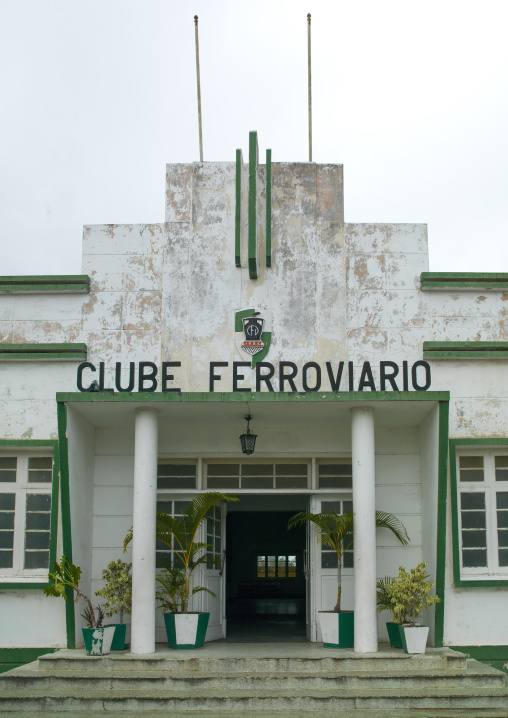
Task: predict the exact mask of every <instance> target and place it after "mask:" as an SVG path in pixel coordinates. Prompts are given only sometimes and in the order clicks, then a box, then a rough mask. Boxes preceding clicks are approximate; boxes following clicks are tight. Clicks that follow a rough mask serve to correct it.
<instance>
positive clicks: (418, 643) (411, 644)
mask: <svg viewBox="0 0 508 718" xmlns="http://www.w3.org/2000/svg"><path fill="white" fill-rule="evenodd" d="M399 631H400V637H401V639H402V647H403V649H404V651H405V652H406V653H425V646H426V645H427V637H428V635H429V627H428V626H399Z"/></svg>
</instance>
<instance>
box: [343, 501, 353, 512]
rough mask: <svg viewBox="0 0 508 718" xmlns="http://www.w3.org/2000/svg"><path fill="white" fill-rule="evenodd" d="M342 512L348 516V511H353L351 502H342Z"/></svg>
mask: <svg viewBox="0 0 508 718" xmlns="http://www.w3.org/2000/svg"><path fill="white" fill-rule="evenodd" d="M342 510H343V511H344V513H345V514H348V513H349V512H350V511H352V510H353V502H352V501H343V502H342Z"/></svg>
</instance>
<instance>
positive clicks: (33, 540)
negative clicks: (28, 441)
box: [0, 452, 53, 577]
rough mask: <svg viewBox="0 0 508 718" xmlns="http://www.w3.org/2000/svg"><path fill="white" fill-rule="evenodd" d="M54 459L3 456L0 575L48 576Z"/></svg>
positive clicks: (0, 466)
mask: <svg viewBox="0 0 508 718" xmlns="http://www.w3.org/2000/svg"><path fill="white" fill-rule="evenodd" d="M52 479H53V459H52V457H51V456H34V455H32V454H30V453H29V452H25V453H18V452H16V453H14V452H13V453H6V452H4V453H2V454H0V576H18V577H24V576H38V575H46V576H47V573H48V569H49V552H50V538H51V489H52Z"/></svg>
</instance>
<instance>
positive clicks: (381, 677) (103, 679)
mask: <svg viewBox="0 0 508 718" xmlns="http://www.w3.org/2000/svg"><path fill="white" fill-rule="evenodd" d="M75 682H76V683H77V684H79V687H80V689H88V688H95V689H97V690H99V689H100V690H101V691H108V690H111V689H121V688H123V687H125V686H129V685H132V686H133V685H135V686H136V688H139V689H140V690H145V689H149V688H167V689H171V690H176V691H181V690H187V691H188V692H189V693H193V692H194V691H195V690H196V689H199V688H201V689H207V690H215V689H222V688H230V689H233V688H235V689H246V690H247V689H252V690H254V691H258V690H260V689H263V688H265V689H267V690H289V689H292V688H295V689H298V688H300V689H302V690H313V689H316V690H319V689H325V690H326V689H330V688H360V689H363V688H368V689H371V688H373V689H377V688H385V689H390V688H395V687H397V688H422V689H423V690H427V691H428V690H431V688H432V687H436V688H437V687H445V686H450V687H458V686H462V687H473V686H475V685H482V686H483V687H488V686H501V687H502V686H504V685H505V676H504V674H503V673H501V672H500V671H497V670H495V669H493V668H491V667H490V666H486V665H484V664H482V663H478V662H477V661H471V660H470V661H468V663H467V670H442V671H428V670H418V669H416V668H413V667H412V666H411V665H409V666H408V668H406V669H405V670H404V671H403V672H397V671H395V670H390V671H376V672H373V673H368V672H366V671H363V670H362V671H345V672H343V673H339V672H338V671H317V672H315V673H311V672H302V671H298V672H294V673H284V672H277V673H263V672H261V671H256V672H254V673H240V672H234V673H231V674H228V673H225V672H221V673H214V672H213V671H206V672H203V671H185V670H165V671H161V670H152V671H132V670H121V669H118V668H117V669H115V670H113V671H112V672H109V673H104V672H102V671H99V670H87V671H85V672H84V673H83V675H81V676H79V677H78V676H77V675H76V671H63V670H58V671H55V672H54V673H53V672H50V671H48V670H44V671H41V670H38V664H37V662H35V663H32V664H28V665H26V666H23V667H21V668H17V669H14V670H12V671H10V672H9V673H8V674H6V675H5V676H4V677H3V678H2V680H1V686H2V690H4V691H5V690H16V689H18V688H19V689H25V690H28V689H30V690H31V691H32V692H33V693H34V695H35V694H36V693H39V692H41V691H44V690H46V689H47V688H51V689H58V690H70V688H71V686H72V685H73V684H74V683H75Z"/></svg>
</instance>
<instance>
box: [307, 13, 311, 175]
mask: <svg viewBox="0 0 508 718" xmlns="http://www.w3.org/2000/svg"><path fill="white" fill-rule="evenodd" d="M307 39H308V43H307V44H308V58H309V62H308V80H309V162H312V83H311V71H310V70H311V68H310V13H309V14H308V15H307Z"/></svg>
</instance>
